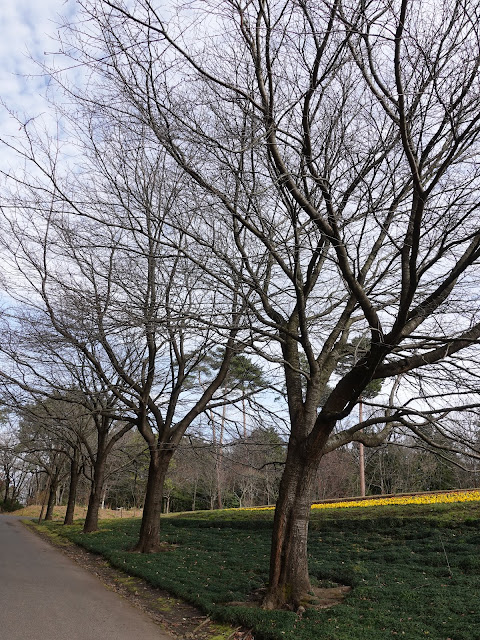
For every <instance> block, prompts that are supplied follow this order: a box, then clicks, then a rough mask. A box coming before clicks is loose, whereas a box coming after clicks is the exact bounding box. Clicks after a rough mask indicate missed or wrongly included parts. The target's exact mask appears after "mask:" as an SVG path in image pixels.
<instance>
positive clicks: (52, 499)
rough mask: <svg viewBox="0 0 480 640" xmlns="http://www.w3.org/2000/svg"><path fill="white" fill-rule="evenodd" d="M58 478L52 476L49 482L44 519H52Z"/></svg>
mask: <svg viewBox="0 0 480 640" xmlns="http://www.w3.org/2000/svg"><path fill="white" fill-rule="evenodd" d="M57 487H58V479H57V477H55V478H53V477H52V480H51V482H50V490H49V492H48V503H47V511H46V513H45V520H46V521H47V520H53V507H54V506H55V501H56V500H55V498H56V495H57Z"/></svg>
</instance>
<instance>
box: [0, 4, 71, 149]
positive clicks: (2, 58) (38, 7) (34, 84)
mask: <svg viewBox="0 0 480 640" xmlns="http://www.w3.org/2000/svg"><path fill="white" fill-rule="evenodd" d="M74 10H75V1H74V0H3V1H1V0H0V29H1V37H0V96H1V99H2V102H3V103H4V104H5V105H7V106H8V107H9V108H10V109H13V110H15V111H17V112H18V113H19V114H23V113H25V114H26V115H28V116H34V115H38V114H39V113H40V112H42V110H44V105H42V94H43V92H44V89H45V84H46V82H47V79H46V78H44V77H42V76H41V75H40V74H39V70H38V68H36V66H35V64H34V62H33V61H32V59H31V58H33V59H34V60H39V61H44V60H45V54H46V53H47V54H48V52H52V51H55V50H56V49H58V45H56V43H55V41H54V38H55V33H56V31H57V28H58V25H59V23H60V22H61V19H62V16H64V17H72V16H73V13H74ZM47 60H48V57H47ZM16 130H17V131H18V125H14V124H13V122H12V121H11V118H9V117H8V114H7V113H6V111H5V110H4V109H2V110H1V111H0V136H1V137H4V136H6V135H15V131H16ZM3 160H5V158H3Z"/></svg>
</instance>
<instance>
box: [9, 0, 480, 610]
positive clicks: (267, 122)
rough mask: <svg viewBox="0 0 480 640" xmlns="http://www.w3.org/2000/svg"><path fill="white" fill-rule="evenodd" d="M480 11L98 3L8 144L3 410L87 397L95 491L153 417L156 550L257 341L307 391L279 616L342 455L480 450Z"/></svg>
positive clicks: (280, 558)
mask: <svg viewBox="0 0 480 640" xmlns="http://www.w3.org/2000/svg"><path fill="white" fill-rule="evenodd" d="M479 17H480V16H479V7H478V3H476V2H473V1H471V0H432V2H430V3H427V4H425V3H418V2H414V1H413V0H393V1H391V0H388V1H387V0H375V1H371V2H370V1H369V2H364V1H360V0H331V1H330V0H329V1H326V0H325V1H323V0H320V1H315V2H310V1H308V0H252V1H249V2H242V1H241V0H238V1H237V0H221V1H218V0H215V1H213V0H204V1H202V2H200V1H199V2H188V3H185V5H182V4H181V3H178V4H177V5H174V4H171V5H169V6H168V7H166V8H163V9H160V8H157V6H156V5H155V4H154V3H152V2H151V0H133V1H132V2H123V0H83V1H82V2H81V3H80V9H79V16H78V20H76V21H74V22H72V23H70V24H65V25H63V28H62V30H61V31H60V35H59V38H60V42H59V45H60V47H59V54H58V56H57V58H56V59H55V61H54V63H53V64H52V65H50V66H49V67H48V68H47V67H46V66H45V67H44V72H45V73H46V74H48V75H49V77H50V78H51V81H52V82H51V86H52V87H53V88H52V99H53V101H54V104H53V106H52V112H51V114H49V118H48V119H47V120H46V121H45V122H42V120H41V118H40V117H32V114H30V116H29V117H28V118H23V117H20V116H18V115H17V116H15V115H14V114H12V115H13V117H17V119H18V125H19V128H20V132H19V134H18V136H17V137H16V138H15V139H4V140H3V144H4V145H5V146H6V147H7V148H8V149H9V150H10V152H13V153H16V154H17V156H18V157H20V158H21V160H22V164H21V167H22V168H21V169H18V168H17V169H16V170H12V171H11V172H9V173H8V175H7V176H6V177H7V182H8V184H9V192H8V194H6V195H5V196H4V197H3V198H2V203H3V205H2V206H3V214H4V215H3V225H4V230H3V231H4V233H3V256H4V258H5V263H6V268H5V280H6V286H5V290H6V292H7V295H8V297H7V296H5V297H4V298H3V300H4V306H5V309H4V314H3V316H2V321H3V323H4V327H3V333H4V337H3V339H2V343H1V353H2V379H3V381H4V391H5V402H7V403H9V404H15V403H19V402H20V403H21V402H22V398H23V400H24V402H23V404H25V403H30V404H31V403H32V397H34V398H35V401H36V402H38V401H39V400H40V398H43V399H45V398H46V399H50V398H52V397H54V395H55V394H59V393H60V394H61V396H62V398H63V399H64V400H65V401H67V402H70V403H72V406H74V407H83V410H84V411H85V415H86V416H88V422H89V424H90V422H91V421H93V423H94V429H95V431H94V433H95V434H96V435H95V437H96V441H97V444H96V451H97V464H96V466H95V469H94V477H93V486H94V488H95V487H97V488H98V487H100V486H101V484H102V474H104V473H105V470H104V464H103V463H102V460H104V459H105V458H106V456H107V455H108V454H109V452H110V450H111V449H112V448H113V447H114V446H115V444H116V442H117V441H118V440H119V439H120V438H121V437H122V436H123V435H124V434H125V433H127V432H128V431H129V430H130V429H133V428H135V429H136V430H137V431H138V433H139V434H140V435H141V437H142V438H143V439H144V443H145V447H146V448H147V449H148V452H149V473H148V480H147V488H146V498H145V505H144V512H143V519H142V527H141V532H140V538H139V541H138V544H137V546H136V549H137V550H138V551H143V552H149V551H154V550H155V549H156V547H157V544H158V534H159V514H160V510H161V506H162V501H163V495H164V483H165V477H166V473H167V470H168V467H169V464H170V461H171V458H172V456H173V454H174V453H175V451H176V449H177V448H178V447H179V445H180V444H181V442H182V439H183V438H184V436H185V434H186V433H187V431H188V430H190V429H192V428H196V426H197V425H198V421H199V420H200V419H201V416H202V415H207V416H208V415H209V412H212V411H213V412H217V413H218V412H219V413H220V415H221V413H222V407H223V406H225V404H226V403H231V396H230V397H229V389H230V388H231V387H230V385H229V384H228V383H227V382H226V381H227V380H228V376H229V372H231V371H232V367H233V363H234V361H235V358H239V357H241V356H244V357H249V358H252V359H253V362H254V363H255V364H258V365H259V366H261V367H264V368H268V375H269V376H270V379H271V380H273V381H274V382H272V383H270V384H272V385H273V386H274V387H277V388H278V389H280V388H281V386H282V382H281V381H280V380H279V375H280V373H281V372H282V375H283V379H284V388H285V393H286V405H287V409H286V411H282V410H281V409H279V410H278V411H277V413H278V419H279V420H280V418H282V419H284V420H286V422H287V424H288V433H289V436H288V446H287V453H286V460H285V466H284V471H283V474H282V478H281V482H280V487H279V496H278V500H277V503H276V514H275V521H274V531H273V538H272V551H271V560H270V581H269V588H268V592H267V595H266V598H265V601H264V606H266V607H279V606H290V607H295V606H297V605H298V603H299V602H300V601H301V600H302V598H303V597H304V596H305V594H306V593H307V592H308V591H309V590H310V580H309V574H308V563H307V559H308V554H307V533H308V516H309V509H310V502H311V499H312V492H313V488H314V485H315V482H316V478H317V473H318V469H319V467H321V464H322V459H323V457H324V456H325V455H326V454H327V453H329V452H331V451H334V450H335V449H338V448H339V447H342V446H345V445H347V444H349V443H351V442H359V443H361V444H363V445H365V446H367V447H374V446H378V445H380V444H382V443H384V442H386V441H387V440H388V439H389V438H390V437H392V435H393V434H394V433H395V432H401V433H403V432H405V431H408V432H410V433H412V434H414V436H415V437H416V438H421V439H422V440H423V441H424V442H425V445H428V446H429V447H432V448H434V449H435V450H437V451H438V452H440V453H442V452H443V454H444V455H447V452H453V453H455V452H457V453H459V454H460V453H462V454H464V453H465V452H467V453H468V454H469V455H470V456H471V457H473V458H475V457H477V458H478V456H479V449H478V439H477V438H476V435H475V433H471V434H470V433H467V434H466V431H465V430H462V434H460V433H459V430H458V425H459V424H461V423H462V418H461V417H460V416H461V413H462V412H464V413H465V414H466V417H465V418H464V419H463V422H464V423H465V424H466V423H469V424H470V423H471V424H476V423H475V419H474V412H475V411H476V409H477V407H478V405H479V398H478V372H479V369H478V355H479V351H478V340H479V339H480V317H479V307H478V291H477V283H478V281H479V259H480V226H479V223H478V220H479V217H478V207H479V202H480V197H479V196H480V175H479V172H480V168H479V167H480V162H479V140H480V86H479V82H478V77H479V74H478V71H479V66H480V45H479V42H480V26H479V25H480V20H479ZM53 120H55V121H56V123H57V126H56V128H53V127H52V121H53ZM52 131H53V133H52ZM18 166H19V165H17V167H18ZM352 345H353V346H354V347H355V345H356V347H355V348H354V349H353V357H352ZM357 347H358V348H357ZM346 353H349V354H350V357H349V358H346V357H345V356H346ZM213 354H215V357H214V358H213V359H212V356H213ZM372 381H382V393H381V394H380V395H378V396H377V397H376V398H374V399H370V400H366V401H365V404H366V405H368V404H370V409H371V410H370V411H368V412H367V413H365V415H367V416H368V417H367V418H365V419H361V420H356V419H355V418H354V417H353V413H352V412H353V409H354V407H355V406H356V405H357V404H358V402H359V401H361V400H362V398H364V397H365V395H366V391H367V389H368V387H369V385H371V384H372ZM53 389H54V390H55V391H54V392H53V391H52V390H53ZM72 390H73V392H74V393H76V394H79V396H77V397H76V398H74V399H73V400H72V398H71V397H68V394H70V393H72ZM253 392H254V390H251V389H249V388H248V386H245V387H243V388H242V387H241V386H237V387H236V402H237V405H238V406H239V407H241V406H242V403H243V402H244V401H245V402H246V401H247V400H248V399H250V398H251V396H252V394H253ZM272 393H273V392H272ZM263 405H264V408H265V409H267V410H268V408H269V407H270V412H272V411H273V409H272V407H273V400H266V401H264V403H263ZM239 411H240V412H241V411H242V409H241V408H239ZM468 412H472V413H471V416H472V417H470V415H469V414H468ZM267 413H268V411H267ZM465 434H466V435H465ZM460 435H462V442H461V443H459V438H460ZM73 457H74V456H73ZM100 496H101V494H100V490H94V491H93V492H92V495H91V501H92V505H93V506H92V511H91V514H94V513H95V509H94V508H93V507H95V505H96V504H98V503H99V501H100V499H101V497H100ZM96 524H97V523H96V520H95V518H94V516H93V515H92V516H91V518H90V516H89V517H87V522H86V531H92V530H94V529H95V527H96Z"/></svg>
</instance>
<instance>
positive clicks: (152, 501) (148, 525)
mask: <svg viewBox="0 0 480 640" xmlns="http://www.w3.org/2000/svg"><path fill="white" fill-rule="evenodd" d="M172 455H173V451H170V450H168V451H159V450H157V449H155V450H150V465H149V468H148V480H147V491H146V494H145V504H144V506H143V517H142V524H141V527H140V536H139V539H138V542H137V544H136V545H135V547H134V548H133V551H137V552H138V553H155V552H156V551H158V549H159V546H160V538H159V535H160V514H161V512H162V502H163V485H164V482H165V476H166V474H167V470H168V465H169V463H170V460H171V458H172Z"/></svg>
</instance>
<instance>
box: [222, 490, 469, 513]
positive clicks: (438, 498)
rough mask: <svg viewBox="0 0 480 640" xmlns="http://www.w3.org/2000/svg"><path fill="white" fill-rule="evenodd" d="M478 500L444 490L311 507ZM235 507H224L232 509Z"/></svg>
mask: <svg viewBox="0 0 480 640" xmlns="http://www.w3.org/2000/svg"><path fill="white" fill-rule="evenodd" d="M475 500H477V501H480V490H474V491H446V492H445V493H431V494H427V495H420V496H398V497H395V498H369V499H366V500H344V501H343V502H326V503H322V504H312V509H347V508H349V507H376V506H377V505H389V504H441V503H447V502H473V501H475ZM272 509H275V507H274V506H268V507H243V508H242V511H269V510H272ZM234 510H235V509H225V511H234Z"/></svg>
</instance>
